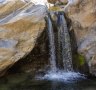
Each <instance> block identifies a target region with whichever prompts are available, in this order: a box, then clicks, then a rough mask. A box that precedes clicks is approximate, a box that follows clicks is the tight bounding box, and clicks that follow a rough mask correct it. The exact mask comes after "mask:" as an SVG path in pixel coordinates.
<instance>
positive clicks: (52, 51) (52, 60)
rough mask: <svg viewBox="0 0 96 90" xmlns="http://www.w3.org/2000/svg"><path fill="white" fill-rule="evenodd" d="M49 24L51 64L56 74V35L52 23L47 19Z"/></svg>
mask: <svg viewBox="0 0 96 90" xmlns="http://www.w3.org/2000/svg"><path fill="white" fill-rule="evenodd" d="M46 20H47V24H48V37H49V48H50V52H49V53H50V64H51V70H52V72H56V70H57V68H56V53H55V43H54V33H53V27H52V22H51V19H50V18H49V17H47V19H46Z"/></svg>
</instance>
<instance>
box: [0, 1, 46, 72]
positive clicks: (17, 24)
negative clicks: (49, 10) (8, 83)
mask: <svg viewBox="0 0 96 90" xmlns="http://www.w3.org/2000/svg"><path fill="white" fill-rule="evenodd" d="M16 2H17V4H16V3H14V2H12V1H11V3H6V4H4V5H2V6H0V72H2V71H3V70H5V71H6V69H8V68H9V67H10V66H11V65H13V64H14V63H15V62H17V61H18V60H19V59H20V58H22V57H24V56H26V55H27V54H28V53H29V52H30V51H31V50H32V49H33V47H34V45H35V42H36V40H37V38H38V37H39V36H40V34H41V33H42V32H43V30H44V28H45V20H44V16H45V15H46V9H45V7H44V6H42V5H33V4H32V3H24V2H21V1H20V0H17V1H16ZM15 5H16V6H15ZM15 7H16V8H15Z"/></svg>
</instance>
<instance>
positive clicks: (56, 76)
mask: <svg viewBox="0 0 96 90" xmlns="http://www.w3.org/2000/svg"><path fill="white" fill-rule="evenodd" d="M36 79H39V80H51V81H63V82H73V81H79V80H82V79H86V78H85V75H84V74H80V73H79V72H78V73H76V72H64V71H57V72H51V71H50V72H48V73H47V74H45V75H44V76H37V77H36Z"/></svg>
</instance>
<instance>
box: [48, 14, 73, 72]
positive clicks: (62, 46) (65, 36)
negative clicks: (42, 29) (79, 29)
mask: <svg viewBox="0 0 96 90" xmlns="http://www.w3.org/2000/svg"><path fill="white" fill-rule="evenodd" d="M56 22H57V23H56V25H57V38H58V39H55V38H56V36H55V35H54V34H55V32H54V29H53V26H52V21H51V19H50V16H49V17H47V24H48V26H47V27H48V37H49V49H50V64H51V66H50V67H51V70H52V71H57V68H58V69H59V70H61V69H63V70H64V71H65V72H68V71H73V66H72V54H71V44H70V36H69V31H68V28H67V23H66V20H65V17H64V14H63V13H62V12H59V13H58V14H57V21H56ZM55 40H56V41H55ZM55 42H57V44H55ZM55 47H56V49H55ZM56 53H57V54H56ZM56 55H57V56H56ZM56 60H57V61H56Z"/></svg>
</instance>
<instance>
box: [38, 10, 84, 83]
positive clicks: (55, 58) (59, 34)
mask: <svg viewBox="0 0 96 90" xmlns="http://www.w3.org/2000/svg"><path fill="white" fill-rule="evenodd" d="M55 15H56V17H57V19H56V20H55V24H56V27H55V28H54V27H53V25H52V21H51V17H50V16H51V15H49V16H47V18H46V21H47V28H48V30H47V31H48V37H49V51H50V52H49V53H50V67H51V70H50V71H48V72H47V73H46V74H45V75H44V76H43V77H42V76H40V77H38V76H37V77H36V78H37V79H45V80H55V81H64V82H70V81H74V80H76V81H77V80H79V79H85V76H84V75H83V74H80V73H78V72H74V71H73V66H72V54H71V44H70V36H69V31H68V28H67V23H66V20H65V17H64V14H63V12H58V13H56V14H55ZM56 28H57V29H56Z"/></svg>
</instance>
